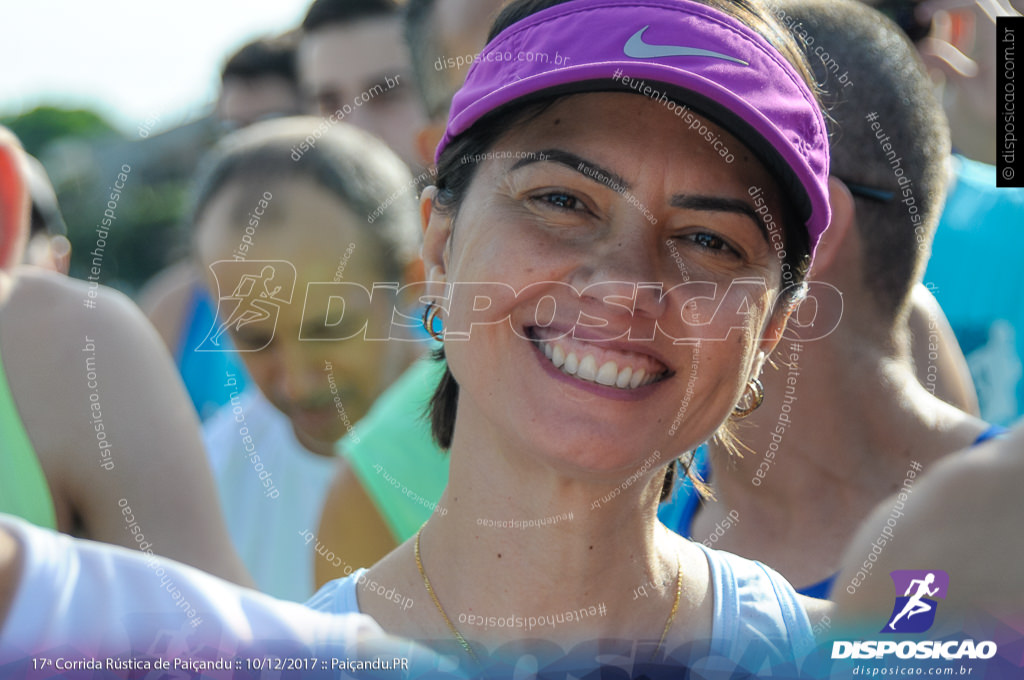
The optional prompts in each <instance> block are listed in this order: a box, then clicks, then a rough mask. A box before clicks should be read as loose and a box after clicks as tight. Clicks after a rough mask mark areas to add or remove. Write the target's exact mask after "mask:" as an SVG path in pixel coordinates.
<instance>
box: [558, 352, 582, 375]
mask: <svg viewBox="0 0 1024 680" xmlns="http://www.w3.org/2000/svg"><path fill="white" fill-rule="evenodd" d="M579 367H580V360H579V359H577V358H576V354H575V353H573V352H569V356H567V357H566V358H565V365H564V366H562V368H563V369H564V370H565V372H566V373H568V374H569V375H576V371H577V369H579Z"/></svg>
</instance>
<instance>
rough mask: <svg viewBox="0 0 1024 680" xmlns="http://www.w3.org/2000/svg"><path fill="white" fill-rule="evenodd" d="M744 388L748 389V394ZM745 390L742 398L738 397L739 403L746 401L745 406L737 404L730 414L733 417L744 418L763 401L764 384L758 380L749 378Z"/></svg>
mask: <svg viewBox="0 0 1024 680" xmlns="http://www.w3.org/2000/svg"><path fill="white" fill-rule="evenodd" d="M746 390H750V395H749V396H748V395H747V391H746ZM746 390H744V391H743V398H742V399H740V403H741V404H742V403H746V406H740V405H739V404H737V405H736V406H735V407H734V408H733V410H732V415H733V417H735V418H746V417H747V416H749V415H750V414H751V413H753V412H754V411H756V410H757V409H758V407H759V406H760V405H761V404H762V402H764V385H762V384H761V381H760V380H758V379H757V378H751V379H750V380H749V381H748V382H747V387H746Z"/></svg>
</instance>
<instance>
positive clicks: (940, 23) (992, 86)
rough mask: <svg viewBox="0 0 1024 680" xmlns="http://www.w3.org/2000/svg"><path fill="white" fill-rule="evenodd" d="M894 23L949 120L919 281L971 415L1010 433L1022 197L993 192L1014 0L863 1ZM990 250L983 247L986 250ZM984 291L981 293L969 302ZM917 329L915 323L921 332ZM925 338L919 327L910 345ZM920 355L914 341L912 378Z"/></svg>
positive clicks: (1022, 285) (1023, 312)
mask: <svg viewBox="0 0 1024 680" xmlns="http://www.w3.org/2000/svg"><path fill="white" fill-rule="evenodd" d="M867 1H868V4H872V5H877V6H878V8H879V9H880V10H882V11H884V12H886V13H888V14H890V15H891V16H893V17H895V18H897V19H899V20H900V21H899V23H900V26H901V27H902V28H903V30H904V31H905V32H906V33H907V35H908V36H909V37H910V38H911V39H912V40H913V41H914V42H915V44H916V47H917V49H918V51H919V53H920V54H921V57H922V59H923V61H924V63H925V65H926V66H927V67H928V72H929V74H930V75H931V76H932V79H933V81H934V83H935V86H936V90H937V93H938V96H939V100H940V101H941V103H942V106H943V108H944V109H945V111H946V115H947V116H948V117H949V121H950V129H951V133H952V140H953V151H954V153H953V154H952V157H951V158H950V162H949V169H948V175H947V182H948V184H949V187H948V193H947V197H946V204H945V206H944V208H943V211H942V219H941V220H940V222H939V226H938V229H937V231H936V234H935V241H934V243H933V244H932V252H931V258H930V259H929V261H928V268H927V270H926V271H925V274H924V283H925V285H926V286H927V287H928V289H929V290H930V291H931V292H932V293H933V294H934V295H935V297H936V298H937V299H938V301H939V304H940V305H941V306H942V310H943V311H944V312H945V314H946V316H947V317H948V318H949V323H950V325H951V327H952V330H953V332H954V333H955V335H956V339H957V340H958V341H959V344H960V347H961V348H962V349H963V353H964V354H965V355H966V357H967V365H968V367H969V369H970V373H971V376H972V377H973V381H974V385H975V387H976V389H977V396H978V401H979V406H980V413H981V417H982V418H984V419H985V420H988V421H990V422H993V423H999V424H1001V425H1010V424H1012V423H1014V422H1016V421H1017V420H1018V419H1019V418H1020V416H1021V415H1022V414H1024V332H1021V331H1020V328H1021V327H1022V326H1024V270H1022V269H1021V267H1020V266H1019V258H1018V253H1020V252H1021V251H1022V250H1024V232H1022V231H1021V230H1020V229H1019V228H1018V227H1017V225H1019V224H1021V223H1022V222H1024V189H1015V188H1009V187H996V172H997V168H995V167H994V166H992V165H991V163H994V162H995V161H996V157H997V151H998V150H997V148H996V138H997V136H996V120H997V103H998V92H997V89H996V73H997V71H998V68H999V64H998V62H997V59H996V50H995V49H994V48H993V45H994V44H995V41H996V24H995V20H996V17H997V16H1020V13H1021V10H1022V9H1024V2H1019V1H1017V0H1015V1H1014V2H1008V1H1007V0H978V1H975V0H925V1H924V2H914V1H911V0H886V1H885V2H878V1H877V0H875V1H872V0H867ZM993 243H998V244H1000V245H999V247H998V248H992V247H991V244H993ZM978 290H984V291H985V295H982V296H979V295H977V292H976V291H978ZM921 325H922V326H923V324H921ZM929 334H930V331H929V330H928V329H927V328H924V327H922V328H921V329H920V330H919V332H918V333H917V335H918V337H922V338H923V337H926V336H927V335H929ZM929 354H930V348H929V347H928V346H927V344H926V343H925V342H923V341H922V342H919V343H918V344H917V347H916V348H915V352H914V356H915V361H916V363H917V365H918V371H919V374H922V375H923V371H925V370H927V366H928V361H929V359H928V357H929Z"/></svg>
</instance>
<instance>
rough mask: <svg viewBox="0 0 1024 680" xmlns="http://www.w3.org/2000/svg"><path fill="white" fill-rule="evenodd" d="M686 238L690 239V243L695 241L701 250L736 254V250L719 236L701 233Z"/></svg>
mask: <svg viewBox="0 0 1024 680" xmlns="http://www.w3.org/2000/svg"><path fill="white" fill-rule="evenodd" d="M684 238H686V239H689V240H690V241H693V242H694V243H695V244H697V245H698V246H700V247H701V248H705V249H707V250H717V251H721V252H728V253H733V254H735V253H736V250H735V249H734V248H733V247H732V246H730V245H729V243H728V242H727V241H726V240H725V239H723V238H721V237H719V236H715V235H714V234H709V233H707V232H701V233H698V234H689V235H687V236H685V237H684Z"/></svg>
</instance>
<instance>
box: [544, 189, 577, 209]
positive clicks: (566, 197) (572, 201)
mask: <svg viewBox="0 0 1024 680" xmlns="http://www.w3.org/2000/svg"><path fill="white" fill-rule="evenodd" d="M533 200H535V201H540V202H541V203H544V204H546V205H548V206H551V207H553V208H556V209H557V210H565V211H575V210H581V209H582V208H583V207H584V206H583V202H582V201H580V200H579V199H578V198H576V197H575V196H573V195H572V194H567V193H564V192H561V191H556V192H552V193H548V194H541V195H540V196H534V197H533Z"/></svg>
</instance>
